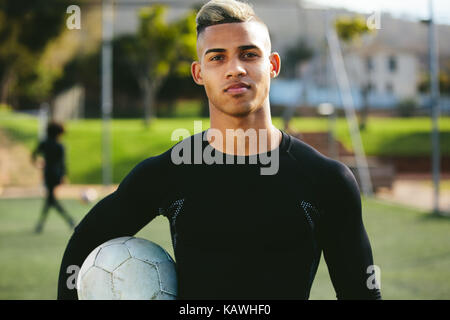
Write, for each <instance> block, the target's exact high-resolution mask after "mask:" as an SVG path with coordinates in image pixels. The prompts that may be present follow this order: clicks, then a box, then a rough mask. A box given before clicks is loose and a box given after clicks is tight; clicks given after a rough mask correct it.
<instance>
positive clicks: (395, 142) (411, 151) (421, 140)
mask: <svg viewBox="0 0 450 320" xmlns="http://www.w3.org/2000/svg"><path fill="white" fill-rule="evenodd" d="M439 140H440V147H441V153H442V155H448V154H449V151H450V150H449V146H448V145H447V142H446V141H450V132H439ZM420 146H423V147H420ZM380 151H381V153H383V154H389V155H398V156H409V155H411V156H428V155H430V154H431V132H415V133H410V134H404V135H398V136H396V137H395V138H394V139H386V140H385V141H384V143H382V145H381V146H380Z"/></svg>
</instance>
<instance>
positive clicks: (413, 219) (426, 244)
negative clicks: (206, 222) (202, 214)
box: [0, 198, 450, 299]
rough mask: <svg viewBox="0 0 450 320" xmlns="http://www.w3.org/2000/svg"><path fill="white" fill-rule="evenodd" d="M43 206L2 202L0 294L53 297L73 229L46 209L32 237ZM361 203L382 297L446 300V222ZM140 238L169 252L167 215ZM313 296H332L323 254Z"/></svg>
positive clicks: (81, 211) (449, 272)
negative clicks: (44, 220) (44, 218)
mask: <svg viewBox="0 0 450 320" xmlns="http://www.w3.org/2000/svg"><path fill="white" fill-rule="evenodd" d="M62 202H63V205H64V206H66V207H67V208H68V209H69V211H70V213H71V214H72V215H73V216H75V217H76V219H77V221H80V220H81V218H82V217H83V216H84V215H85V214H86V213H87V212H88V210H89V208H90V206H88V205H85V204H82V203H81V202H78V201H77V200H63V201H62ZM42 205H43V200H42V199H39V198H32V199H20V200H19V199H0V299H55V298H56V287H57V278H58V272H59V265H60V262H61V259H62V255H63V252H64V248H65V246H66V244H67V241H68V240H69V237H70V235H71V231H70V230H69V227H68V226H67V225H65V223H64V221H63V220H62V219H61V218H60V217H59V216H58V215H57V214H56V212H54V211H50V215H49V219H48V221H47V224H46V226H45V229H44V232H43V233H42V234H40V235H36V234H33V227H34V224H35V222H36V220H37V218H38V215H39V212H40V209H41V206H42ZM363 208H364V213H363V217H364V223H365V226H366V230H367V233H368V234H369V237H370V240H371V244H372V249H373V253H374V259H375V264H376V265H378V266H379V267H380V269H381V292H382V295H383V298H384V299H450V241H449V234H450V219H449V218H434V217H431V216H430V215H429V214H427V213H425V212H423V211H419V210H413V209H409V208H405V207H401V206H397V205H391V204H387V203H383V202H380V201H377V200H372V199H370V200H369V199H367V200H364V202H363ZM137 236H138V237H143V238H146V239H149V240H152V241H154V242H156V243H158V244H160V245H161V246H162V247H164V248H165V249H166V250H168V252H170V253H171V254H172V256H173V249H172V244H171V240H170V233H169V225H168V223H167V220H166V219H165V218H164V217H158V218H156V219H155V220H153V221H152V222H151V223H150V224H149V225H147V226H146V227H145V228H144V229H143V230H141V231H140V232H139V233H138V234H137ZM273 240H274V241H277V239H273ZM199 263H201V261H199ZM236 290H238V289H236ZM311 299H335V293H334V289H333V287H332V284H331V282H330V278H329V276H328V271H327V269H326V264H325V262H324V260H323V257H322V261H321V263H320V267H319V271H318V273H317V276H316V279H315V281H314V284H313V288H312V291H311Z"/></svg>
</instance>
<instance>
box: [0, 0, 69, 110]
mask: <svg viewBox="0 0 450 320" xmlns="http://www.w3.org/2000/svg"><path fill="white" fill-rule="evenodd" d="M69 4H73V1H71V2H70V3H69V1H68V0H61V1H9V0H0V103H7V102H8V100H9V97H10V95H11V94H15V95H19V94H25V95H31V96H33V95H35V96H37V97H40V98H43V96H44V95H45V93H48V92H49V88H50V87H51V85H50V83H51V80H52V79H51V77H50V76H49V75H48V74H46V73H45V72H44V70H43V69H42V65H40V64H39V63H38V62H39V59H40V58H41V56H42V54H43V53H44V51H45V48H46V46H47V45H48V43H49V42H50V41H51V40H52V39H54V38H56V37H57V36H58V35H60V34H61V31H62V30H63V26H64V21H65V15H66V8H67V7H68V6H69ZM39 81H40V82H39ZM37 82H39V83H37ZM19 83H20V86H19V85H18V84H19ZM42 84H43V85H42Z"/></svg>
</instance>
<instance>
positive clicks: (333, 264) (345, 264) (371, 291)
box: [320, 161, 381, 299]
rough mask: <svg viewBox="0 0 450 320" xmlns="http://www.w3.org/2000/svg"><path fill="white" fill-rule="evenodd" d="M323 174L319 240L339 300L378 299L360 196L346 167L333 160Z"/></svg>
mask: <svg viewBox="0 0 450 320" xmlns="http://www.w3.org/2000/svg"><path fill="white" fill-rule="evenodd" d="M330 168H331V170H330V171H329V175H328V176H327V177H326V187H325V188H326V189H325V190H326V194H323V195H322V196H321V197H322V198H323V199H324V200H325V199H326V201H324V208H325V212H323V213H322V214H323V216H322V218H321V227H320V229H321V231H320V239H321V244H322V249H323V253H324V257H325V261H326V263H327V266H328V271H329V273H330V277H331V280H332V282H333V286H334V288H335V290H336V296H337V298H338V299H381V293H380V290H379V289H377V288H374V285H373V284H374V281H372V279H373V278H374V276H373V272H374V271H373V269H374V267H373V257H372V249H371V246H370V242H369V238H368V236H367V233H366V230H365V228H364V225H363V221H362V213H361V211H362V210H361V197H360V193H359V189H358V185H357V182H356V180H355V178H354V176H353V174H352V172H351V171H350V169H348V167H346V166H345V165H343V164H341V163H339V162H336V161H333V162H332V164H331V166H330Z"/></svg>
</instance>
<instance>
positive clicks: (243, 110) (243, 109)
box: [220, 104, 257, 118]
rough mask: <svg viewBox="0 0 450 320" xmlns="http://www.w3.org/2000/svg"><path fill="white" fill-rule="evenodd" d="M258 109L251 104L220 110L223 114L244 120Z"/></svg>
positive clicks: (226, 107) (225, 107)
mask: <svg viewBox="0 0 450 320" xmlns="http://www.w3.org/2000/svg"><path fill="white" fill-rule="evenodd" d="M256 109H257V108H256V107H255V106H253V105H251V104H245V105H244V104H241V105H231V106H224V107H223V108H220V110H221V111H222V112H223V113H225V114H227V115H229V116H233V117H238V118H244V117H246V116H248V115H249V114H250V113H252V112H254V111H255V110H256Z"/></svg>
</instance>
